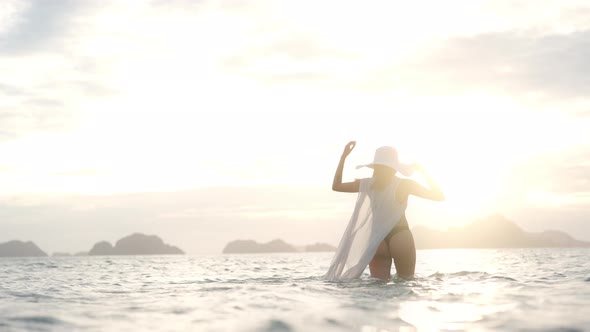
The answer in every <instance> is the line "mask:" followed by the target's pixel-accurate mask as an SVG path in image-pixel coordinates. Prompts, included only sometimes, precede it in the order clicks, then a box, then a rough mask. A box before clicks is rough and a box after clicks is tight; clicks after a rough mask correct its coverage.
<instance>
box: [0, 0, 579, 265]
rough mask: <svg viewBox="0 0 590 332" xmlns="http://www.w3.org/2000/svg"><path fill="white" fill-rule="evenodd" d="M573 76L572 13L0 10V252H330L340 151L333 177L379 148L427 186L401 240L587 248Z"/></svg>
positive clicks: (569, 7) (417, 6)
mask: <svg viewBox="0 0 590 332" xmlns="http://www.w3.org/2000/svg"><path fill="white" fill-rule="evenodd" d="M588 59H590V5H588V2H587V1H563V0H560V1H544V2H543V3H542V4H541V3H540V2H538V1H516V0H515V1H496V0H495V1H472V0H469V1H452V2H435V1H413V2H411V3H410V2H408V1H364V2H362V3H361V2H346V3H343V2H341V1H305V0H304V1H276V0H272V1H262V0H260V1H210V0H202V1H188V0H187V1H181V0H178V1H147V0H146V1H103V0H101V1H98V0H96V1H74V0H63V1H58V0H56V1H43V0H37V1H11V0H2V1H1V2H0V242H4V241H8V240H12V239H21V240H32V241H34V242H36V243H37V244H38V245H39V246H40V247H41V248H42V249H44V250H45V251H47V252H50V253H51V252H55V251H68V252H75V251H83V250H88V249H89V248H90V247H91V246H92V244H94V243H95V242H97V241H100V240H108V241H112V242H113V241H116V240H117V239H119V238H121V237H123V236H125V235H128V234H130V233H131V232H136V231H137V232H144V233H149V234H158V235H160V236H161V237H162V238H164V240H165V241H166V242H169V243H172V244H175V245H178V246H180V247H181V248H183V249H185V251H187V252H189V253H217V252H220V251H221V249H222V248H223V246H224V245H225V243H227V242H228V241H230V240H233V239H240V238H241V239H255V240H259V241H268V240H271V239H274V238H277V237H280V238H283V239H285V240H287V241H289V242H292V243H295V244H308V243H312V242H317V241H321V242H328V243H332V244H336V243H337V241H338V240H339V237H340V235H341V234H342V231H343V229H344V227H345V225H346V223H347V221H348V217H349V215H350V213H351V210H352V207H353V204H354V199H355V197H354V195H350V194H341V193H333V192H331V190H330V185H331V181H332V176H333V172H334V169H335V167H336V164H337V161H338V158H339V156H340V153H341V151H342V148H343V146H344V145H345V144H346V143H347V142H348V141H349V140H356V141H357V142H358V143H357V148H356V149H355V151H354V152H353V153H352V155H351V156H350V158H349V160H348V163H347V165H346V168H345V180H352V179H354V178H358V177H363V176H368V175H370V173H367V171H366V170H355V168H354V167H353V166H355V165H357V164H361V163H365V162H367V161H369V160H370V159H371V158H372V154H373V152H374V150H375V148H377V147H379V146H380V145H392V146H395V147H397V148H398V150H399V151H400V156H401V158H402V159H404V160H406V161H412V162H413V161H417V162H421V163H422V164H423V165H424V167H425V168H426V169H427V170H428V171H429V172H430V173H431V174H432V175H433V176H434V177H435V178H436V179H437V180H438V182H440V184H441V186H442V187H443V190H444V192H445V194H446V196H447V200H446V201H445V202H442V203H435V202H427V201H421V200H419V199H413V200H411V202H410V207H409V210H408V218H409V220H410V223H411V224H412V225H414V226H415V225H425V226H429V227H436V228H441V229H446V228H449V227H456V226H460V225H462V224H465V223H468V222H471V221H473V220H474V219H477V218H481V217H485V216H487V215H489V214H492V213H500V214H503V215H505V216H506V217H508V218H509V219H511V220H514V221H515V222H517V223H518V224H519V225H520V226H521V227H523V228H524V229H525V230H527V231H542V230H546V229H557V230H563V231H566V232H568V233H570V234H572V235H574V236H575V237H577V238H579V239H585V240H590V224H589V222H590V220H589V216H590V180H589V178H590V97H588V92H589V91H590V76H589V75H588V72H589V70H590V62H589V61H588ZM418 180H420V179H419V178H418Z"/></svg>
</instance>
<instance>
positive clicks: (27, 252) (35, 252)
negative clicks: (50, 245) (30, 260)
mask: <svg viewBox="0 0 590 332" xmlns="http://www.w3.org/2000/svg"><path fill="white" fill-rule="evenodd" d="M45 256H47V254H46V253H45V252H44V251H43V250H41V249H40V248H39V247H38V246H37V245H36V244H35V243H33V242H31V241H28V242H23V241H17V240H14V241H8V242H4V243H0V257H45Z"/></svg>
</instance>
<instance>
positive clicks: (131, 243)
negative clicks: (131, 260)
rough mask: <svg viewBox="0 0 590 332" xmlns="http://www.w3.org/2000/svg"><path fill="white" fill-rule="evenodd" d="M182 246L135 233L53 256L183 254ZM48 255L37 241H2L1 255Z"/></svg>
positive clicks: (0, 246) (153, 236)
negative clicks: (86, 250)
mask: <svg viewBox="0 0 590 332" xmlns="http://www.w3.org/2000/svg"><path fill="white" fill-rule="evenodd" d="M183 254H184V251H182V250H181V249H180V248H178V247H175V246H172V245H169V244H166V243H164V241H162V239H161V238H159V237H158V236H156V235H145V234H142V233H133V234H131V235H128V236H126V237H123V238H121V239H120V240H118V241H117V242H116V243H115V245H114V246H113V245H112V244H111V243H109V242H107V241H101V242H98V243H96V244H95V245H94V246H93V247H92V249H90V251H88V252H77V253H75V254H70V253H66V252H56V253H54V254H53V257H67V256H99V255H183ZM46 256H48V255H47V254H46V253H45V252H44V251H43V250H41V249H40V248H39V247H38V246H37V245H36V244H35V243H33V242H31V241H28V242H23V241H16V240H15V241H9V242H5V243H0V257H46Z"/></svg>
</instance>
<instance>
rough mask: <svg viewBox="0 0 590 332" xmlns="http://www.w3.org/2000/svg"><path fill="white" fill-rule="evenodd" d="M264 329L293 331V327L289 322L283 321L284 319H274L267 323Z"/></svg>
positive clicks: (277, 331)
mask: <svg viewBox="0 0 590 332" xmlns="http://www.w3.org/2000/svg"><path fill="white" fill-rule="evenodd" d="M263 331H268V332H271V331H272V332H290V331H293V329H292V328H291V326H290V325H289V324H287V323H286V322H283V321H282V320H278V319H272V320H271V321H270V322H268V323H267V324H266V326H265V327H264V329H263Z"/></svg>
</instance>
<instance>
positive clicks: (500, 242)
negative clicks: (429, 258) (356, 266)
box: [412, 214, 590, 249]
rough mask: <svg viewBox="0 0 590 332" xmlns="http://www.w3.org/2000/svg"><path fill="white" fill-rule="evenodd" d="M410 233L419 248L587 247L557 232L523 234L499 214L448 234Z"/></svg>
mask: <svg viewBox="0 0 590 332" xmlns="http://www.w3.org/2000/svg"><path fill="white" fill-rule="evenodd" d="M412 233H413V235H414V240H415V242H416V248H418V249H437V248H528V247H590V242H585V241H578V240H576V239H574V238H572V237H571V236H570V235H568V234H566V233H564V232H560V231H544V232H541V233H531V232H525V231H523V230H522V229H521V228H520V227H518V225H516V224H515V223H514V222H512V221H510V220H508V219H506V218H505V217H503V216H501V215H498V214H496V215H493V216H490V217H487V218H484V219H481V220H478V221H476V222H474V223H472V224H469V225H466V226H463V227H459V228H451V229H449V230H447V231H438V230H433V229H429V228H426V227H422V226H418V227H415V228H413V229H412Z"/></svg>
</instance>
